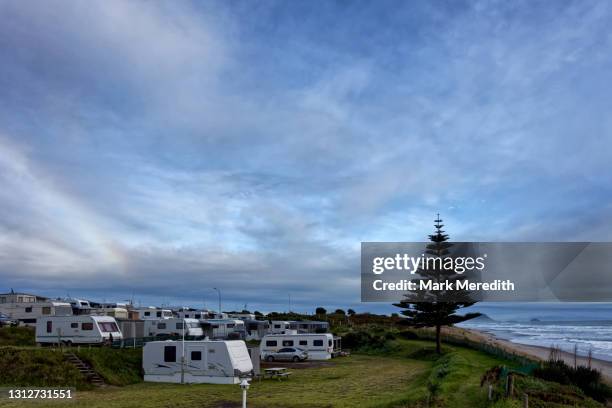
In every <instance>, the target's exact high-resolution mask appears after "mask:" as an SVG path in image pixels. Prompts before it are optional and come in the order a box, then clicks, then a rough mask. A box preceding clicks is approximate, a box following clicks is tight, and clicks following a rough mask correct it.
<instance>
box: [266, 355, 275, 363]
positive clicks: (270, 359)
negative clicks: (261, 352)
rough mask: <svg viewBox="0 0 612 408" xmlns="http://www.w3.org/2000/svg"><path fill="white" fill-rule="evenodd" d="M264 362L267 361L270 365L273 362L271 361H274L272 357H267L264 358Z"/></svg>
mask: <svg viewBox="0 0 612 408" xmlns="http://www.w3.org/2000/svg"><path fill="white" fill-rule="evenodd" d="M266 361H268V362H270V363H271V362H273V361H274V356H268V357H266Z"/></svg>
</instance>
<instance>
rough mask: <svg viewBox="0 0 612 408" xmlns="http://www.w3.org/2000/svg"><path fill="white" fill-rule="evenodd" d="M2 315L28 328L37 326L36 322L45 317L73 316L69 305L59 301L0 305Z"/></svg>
mask: <svg viewBox="0 0 612 408" xmlns="http://www.w3.org/2000/svg"><path fill="white" fill-rule="evenodd" d="M0 313H4V314H5V315H7V316H9V317H10V318H12V319H16V320H19V322H20V323H22V324H24V325H26V326H32V327H33V326H36V321H37V320H38V319H40V318H41V317H45V316H71V315H72V308H71V307H70V304H69V303H65V302H58V301H40V300H38V301H27V302H10V301H9V302H5V303H0Z"/></svg>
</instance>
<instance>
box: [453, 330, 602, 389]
mask: <svg viewBox="0 0 612 408" xmlns="http://www.w3.org/2000/svg"><path fill="white" fill-rule="evenodd" d="M443 334H445V335H449V336H451V337H464V338H467V339H468V340H471V341H475V342H479V343H485V344H490V345H493V346H495V347H498V348H500V349H502V350H505V351H507V352H510V353H514V354H517V355H521V356H525V357H530V358H534V359H536V360H539V361H545V360H548V357H549V354H550V349H549V348H548V347H543V346H531V345H524V344H518V343H512V342H511V341H508V340H502V339H498V338H497V337H495V336H494V335H493V334H490V333H485V332H481V331H478V330H476V329H466V328H462V327H451V328H446V330H443ZM560 355H561V357H562V359H563V361H565V362H566V363H567V364H568V365H570V366H573V365H574V354H572V353H569V352H567V351H560ZM576 361H577V363H578V365H585V366H586V365H588V358H587V357H584V356H578V357H577V358H576ZM591 367H593V368H595V369H597V370H599V371H600V372H601V374H602V376H603V377H604V379H605V381H606V382H607V383H610V384H612V361H606V360H601V359H597V358H594V357H593V358H591Z"/></svg>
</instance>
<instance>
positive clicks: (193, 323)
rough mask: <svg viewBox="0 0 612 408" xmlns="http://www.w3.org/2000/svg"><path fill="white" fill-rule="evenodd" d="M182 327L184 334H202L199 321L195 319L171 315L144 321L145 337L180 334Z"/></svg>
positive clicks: (201, 335)
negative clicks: (167, 317) (165, 317)
mask: <svg viewBox="0 0 612 408" xmlns="http://www.w3.org/2000/svg"><path fill="white" fill-rule="evenodd" d="M183 327H184V328H185V336H189V337H203V336H204V332H203V330H202V326H201V325H200V321H199V320H197V319H181V318H178V317H173V318H171V319H158V320H145V321H144V333H145V337H170V336H182V335H183Z"/></svg>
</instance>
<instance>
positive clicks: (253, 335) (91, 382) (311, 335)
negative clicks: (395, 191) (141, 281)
mask: <svg viewBox="0 0 612 408" xmlns="http://www.w3.org/2000/svg"><path fill="white" fill-rule="evenodd" d="M0 299H2V300H3V301H2V302H1V303H0V310H1V311H2V312H1V313H2V315H3V316H5V317H7V319H5V321H4V323H3V327H1V328H0V385H1V386H2V387H3V390H5V391H4V392H5V395H3V399H2V400H0V406H2V407H21V406H29V405H32V406H36V407H44V406H49V407H61V406H67V407H76V406H82V407H88V408H95V407H100V408H109V407H111V408H112V407H134V408H135V407H144V408H149V407H150V408H153V407H206V408H208V407H210V408H229V407H240V406H242V403H243V400H242V398H243V389H242V388H241V384H242V385H243V386H244V383H243V381H244V380H246V381H247V383H248V390H247V393H246V396H247V399H246V401H247V403H248V406H250V407H262V408H263V407H278V408H281V407H296V408H297V407H313V408H314V407H356V406H359V407H372V408H374V407H381V408H382V407H457V408H460V407H466V406H471V407H493V406H494V407H497V408H501V407H508V408H510V407H522V406H524V404H525V401H526V400H525V398H527V399H529V398H531V404H532V405H529V406H536V407H574V406H580V407H603V406H604V404H605V398H606V397H605V394H604V388H602V389H601V390H599V392H598V391H597V390H593V389H590V388H585V389H584V390H583V389H581V388H580V387H578V386H575V385H571V384H562V383H556V382H554V381H550V380H551V378H547V377H546V375H538V374H535V373H536V372H537V370H543V367H545V364H546V359H545V358H540V357H538V356H536V355H533V354H530V353H529V352H525V350H522V351H521V350H517V349H513V348H507V347H504V346H503V345H501V344H499V343H495V342H494V341H493V340H492V339H491V338H486V337H483V336H479V335H478V333H476V332H472V331H470V330H464V329H458V328H449V329H445V331H444V333H443V337H442V340H443V348H442V352H441V353H440V354H437V353H436V344H435V341H434V340H435V339H434V332H432V331H431V330H427V329H410V328H408V327H406V326H405V325H403V324H402V318H401V317H399V316H398V315H397V314H394V315H391V316H387V315H376V314H369V313H355V312H354V311H352V310H349V311H348V313H347V311H344V310H340V309H339V310H336V311H334V312H328V311H326V310H324V309H322V308H319V309H318V310H317V312H318V313H314V314H312V315H300V314H297V313H270V314H268V315H267V316H263V315H261V314H259V313H258V314H257V315H255V314H254V313H250V312H248V311H246V310H244V311H240V312H234V313H231V312H230V313H227V312H219V311H211V310H202V309H200V310H198V309H190V308H166V307H160V308H156V307H144V308H143V307H132V305H130V304H112V305H110V304H109V305H100V304H97V303H96V302H92V301H88V300H84V299H55V300H53V301H51V300H49V299H45V298H42V297H40V296H35V295H30V294H25V293H16V292H11V293H6V294H1V295H0ZM20 301H22V302H20ZM37 303H40V305H38V307H34V305H36V304H37ZM48 304H55V305H56V309H51V310H53V311H52V312H50V313H51V315H46V314H44V312H46V311H47V310H48V309H46V308H48V307H49V306H45V305H48ZM110 306H113V307H110ZM26 310H30V311H29V312H26ZM56 313H59V314H60V315H55V314H56ZM62 313H64V314H65V315H61V314H62ZM26 315H27V316H26ZM111 315H112V316H111ZM115 316H117V317H115ZM179 316H180V317H179ZM187 316H191V317H187ZM272 319H274V320H272ZM224 323H225V324H224ZM298 351H299V352H300V353H301V354H299V353H296V352H298ZM609 368H610V367H608V369H609ZM609 372H610V371H607V374H606V375H609ZM509 378H510V379H511V380H509ZM608 380H609V377H607V378H604V381H608ZM509 381H510V382H511V385H510V386H511V390H509V389H508V387H509ZM601 387H605V382H602V385H601ZM10 389H23V390H27V389H34V390H35V389H67V390H70V391H71V398H70V399H49V400H44V399H43V400H40V399H37V400H31V401H29V400H28V399H27V398H24V399H14V398H13V399H11V398H8V394H6V390H10Z"/></svg>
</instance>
